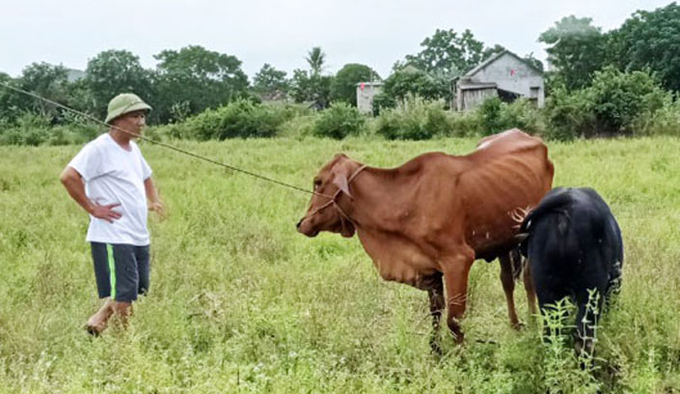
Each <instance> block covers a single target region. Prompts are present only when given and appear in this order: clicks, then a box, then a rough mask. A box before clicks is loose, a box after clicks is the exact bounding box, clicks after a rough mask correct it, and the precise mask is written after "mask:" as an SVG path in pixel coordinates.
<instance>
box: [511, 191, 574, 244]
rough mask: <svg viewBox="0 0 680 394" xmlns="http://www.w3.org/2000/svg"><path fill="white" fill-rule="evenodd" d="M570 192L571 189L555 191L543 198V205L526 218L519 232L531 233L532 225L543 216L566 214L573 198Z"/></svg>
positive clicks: (539, 205)
mask: <svg viewBox="0 0 680 394" xmlns="http://www.w3.org/2000/svg"><path fill="white" fill-rule="evenodd" d="M568 191H569V189H563V188H557V189H553V191H551V192H550V193H549V195H547V196H546V197H545V198H543V200H542V201H541V203H540V204H538V206H537V207H536V208H534V209H533V210H532V211H531V212H529V214H528V215H527V216H526V217H525V218H524V221H523V222H522V225H521V226H520V228H519V232H520V233H531V225H532V223H533V222H536V221H537V220H539V219H540V218H541V217H542V216H545V215H547V214H550V213H555V212H559V213H562V212H564V211H565V210H564V208H565V207H566V206H567V205H569V204H571V202H572V197H571V195H570V194H569V193H568Z"/></svg>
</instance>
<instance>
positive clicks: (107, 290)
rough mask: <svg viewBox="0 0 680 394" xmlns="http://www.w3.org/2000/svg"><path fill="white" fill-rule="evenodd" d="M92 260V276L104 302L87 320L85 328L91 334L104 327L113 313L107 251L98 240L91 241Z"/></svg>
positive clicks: (95, 333)
mask: <svg viewBox="0 0 680 394" xmlns="http://www.w3.org/2000/svg"><path fill="white" fill-rule="evenodd" d="M91 249H92V261H93V263H94V276H95V280H96V282H97V292H98V294H99V298H101V299H103V300H104V304H103V305H102V306H101V308H99V310H98V311H97V312H96V313H95V314H93V315H92V316H91V317H90V318H89V319H88V321H87V324H86V325H85V329H86V330H87V331H88V332H89V333H90V334H92V335H99V334H100V333H101V332H102V331H104V330H105V329H106V326H107V322H108V320H109V318H110V317H111V314H113V301H112V300H111V272H110V269H109V256H108V255H109V251H108V248H107V245H106V244H104V243H99V242H92V243H91Z"/></svg>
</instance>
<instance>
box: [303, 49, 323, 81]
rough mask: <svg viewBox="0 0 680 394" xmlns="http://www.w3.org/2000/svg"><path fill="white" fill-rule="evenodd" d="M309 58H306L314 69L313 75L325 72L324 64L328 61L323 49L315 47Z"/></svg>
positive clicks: (309, 53)
mask: <svg viewBox="0 0 680 394" xmlns="http://www.w3.org/2000/svg"><path fill="white" fill-rule="evenodd" d="M308 55H309V57H307V58H305V59H306V60H307V63H309V67H310V68H311V69H312V74H315V75H318V74H320V73H321V70H323V63H324V61H325V60H326V54H325V53H323V51H322V50H321V47H314V48H312V50H311V51H309V52H308Z"/></svg>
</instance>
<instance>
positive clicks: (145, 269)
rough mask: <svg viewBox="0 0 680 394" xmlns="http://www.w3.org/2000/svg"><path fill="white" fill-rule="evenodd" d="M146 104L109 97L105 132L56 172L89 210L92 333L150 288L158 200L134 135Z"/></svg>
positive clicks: (124, 315) (143, 120)
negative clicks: (94, 294)
mask: <svg viewBox="0 0 680 394" xmlns="http://www.w3.org/2000/svg"><path fill="white" fill-rule="evenodd" d="M150 110H151V107H150V106H149V105H148V104H146V103H145V102H144V101H142V100H141V99H140V98H139V97H138V96H136V95H134V94H131V93H125V94H120V95H118V96H116V97H114V98H113V99H112V100H111V102H109V106H108V115H107V116H106V123H108V124H109V125H110V129H109V132H108V133H104V134H102V135H100V136H99V137H97V138H96V139H95V140H93V141H90V142H89V143H88V144H87V145H85V147H83V149H82V150H81V151H80V152H79V153H78V154H77V155H76V156H75V157H74V158H73V160H71V162H70V163H69V164H68V165H67V166H66V168H65V169H64V171H63V172H62V173H61V177H60V180H61V182H62V184H63V185H64V187H66V190H67V191H68V193H69V194H70V195H71V197H72V198H73V199H74V200H75V201H76V202H77V203H78V205H80V206H81V207H82V208H83V209H84V210H85V211H87V213H89V214H90V226H89V229H88V231H87V241H88V242H90V243H91V248H92V259H93V260H94V272H95V278H96V281H97V290H98V292H99V298H102V299H105V302H104V305H103V306H102V307H101V309H99V311H98V312H97V313H95V314H94V315H92V317H90V319H89V320H88V322H87V325H86V328H87V330H88V332H89V333H91V334H93V335H99V334H100V333H101V332H102V331H104V329H106V326H107V322H108V320H109V318H110V317H111V316H112V315H113V314H114V313H116V314H118V315H119V316H120V317H121V320H122V323H123V324H124V325H125V324H126V323H127V319H128V316H129V315H130V313H131V311H132V302H133V301H135V300H136V299H137V295H138V294H144V293H146V292H147V291H148V290H149V231H148V229H147V225H146V221H147V209H151V210H153V211H156V213H158V214H159V215H161V216H162V214H163V204H162V203H161V200H160V198H159V196H158V193H157V191H156V187H155V186H154V183H153V180H152V178H151V168H150V167H149V165H148V164H147V163H146V160H144V157H142V153H141V152H140V150H139V147H138V146H137V144H135V142H134V141H133V139H135V138H137V137H139V135H140V133H141V130H142V128H144V126H145V125H146V114H147V112H148V111H150ZM147 199H148V200H149V205H148V208H147Z"/></svg>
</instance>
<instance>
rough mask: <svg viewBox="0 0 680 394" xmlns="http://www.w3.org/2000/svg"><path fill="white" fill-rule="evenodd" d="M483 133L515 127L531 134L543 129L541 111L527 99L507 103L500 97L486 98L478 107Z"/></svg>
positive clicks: (492, 132) (488, 133) (487, 133)
mask: <svg viewBox="0 0 680 394" xmlns="http://www.w3.org/2000/svg"><path fill="white" fill-rule="evenodd" d="M477 116H478V117H479V124H480V127H481V132H482V135H491V134H496V133H498V132H501V131H504V130H509V129H513V128H518V129H521V130H522V131H525V132H527V133H529V134H537V133H540V132H542V131H543V129H544V126H543V120H542V117H541V113H540V111H539V110H537V109H536V108H535V107H534V106H533V104H532V103H531V102H529V101H528V100H525V99H519V100H515V101H514V102H512V103H510V104H507V103H504V102H502V101H501V99H500V98H498V97H492V98H489V99H487V100H485V101H484V102H483V103H482V105H480V106H479V108H478V109H477Z"/></svg>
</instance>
